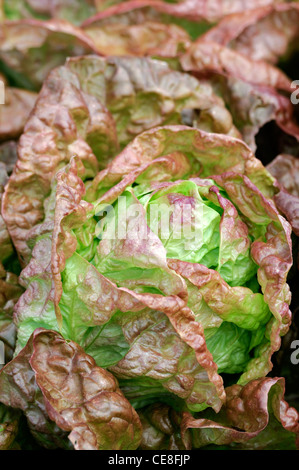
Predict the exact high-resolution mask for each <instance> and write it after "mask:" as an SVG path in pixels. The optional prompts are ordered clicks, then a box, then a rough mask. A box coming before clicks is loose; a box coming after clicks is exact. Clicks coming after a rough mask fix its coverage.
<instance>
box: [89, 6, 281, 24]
mask: <svg viewBox="0 0 299 470" xmlns="http://www.w3.org/2000/svg"><path fill="white" fill-rule="evenodd" d="M104 1H105V0H104ZM275 1H276V0H252V1H250V0H224V1H223V0H181V1H178V2H175V3H168V2H166V1H157V0H131V1H125V2H121V3H118V2H117V3H118V4H117V5H113V6H111V7H110V8H107V9H104V11H100V13H98V14H96V15H95V16H94V17H91V18H89V19H88V20H86V21H85V22H84V25H86V24H90V22H92V21H94V19H102V18H105V17H107V16H112V15H117V14H120V13H126V12H128V11H131V10H133V9H136V8H143V7H151V8H153V9H154V10H157V11H158V12H160V13H165V14H167V15H171V16H176V17H179V18H186V19H189V20H191V21H194V22H195V21H201V20H206V21H209V22H215V21H217V20H219V19H220V18H222V17H223V16H226V15H230V14H232V13H235V12H242V11H244V10H248V9H252V8H257V7H259V6H266V5H269V4H272V3H275ZM100 5H101V0H100V1H99V2H98V9H99V6H100Z"/></svg>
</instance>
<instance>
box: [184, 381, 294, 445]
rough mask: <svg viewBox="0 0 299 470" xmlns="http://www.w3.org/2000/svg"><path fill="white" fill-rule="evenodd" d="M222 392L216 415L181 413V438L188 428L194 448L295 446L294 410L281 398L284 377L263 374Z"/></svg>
mask: <svg viewBox="0 0 299 470" xmlns="http://www.w3.org/2000/svg"><path fill="white" fill-rule="evenodd" d="M226 393H227V400H226V404H225V406H224V407H223V408H222V410H221V412H220V413H219V415H216V414H215V413H213V412H209V411H207V412H203V413H202V414H200V415H198V417H197V418H193V417H192V416H191V415H190V414H187V413H186V414H185V415H184V416H183V420H182V435H183V440H185V442H186V439H189V440H190V435H188V429H189V430H191V436H192V437H191V439H192V444H193V447H194V448H201V447H204V446H208V445H211V444H217V446H218V445H219V446H220V445H231V447H232V448H234V449H272V450H278V449H279V448H282V449H293V450H294V449H296V443H297V445H298V436H299V425H298V412H297V411H296V410H295V409H294V408H291V407H290V406H289V405H288V404H287V403H286V401H285V400H284V379H279V378H267V377H266V378H262V379H259V380H254V381H252V382H249V383H248V384H247V385H245V386H244V387H241V386H240V385H233V386H231V387H229V388H227V389H226ZM189 432H190V431H189Z"/></svg>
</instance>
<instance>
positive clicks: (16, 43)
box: [0, 19, 97, 90]
mask: <svg viewBox="0 0 299 470" xmlns="http://www.w3.org/2000/svg"><path fill="white" fill-rule="evenodd" d="M92 53H97V49H96V47H95V45H94V43H93V41H92V39H91V38H90V37H89V36H87V35H86V34H85V33H84V32H83V31H82V29H80V28H77V27H76V26H73V25H72V24H70V23H68V22H67V21H63V20H49V21H42V20H36V19H25V20H20V21H5V22H4V23H2V25H1V37H0V59H1V60H2V61H3V62H4V64H5V67H6V68H7V69H8V71H9V69H11V70H12V71H13V72H14V73H15V74H16V75H17V76H19V80H21V83H22V84H23V85H24V84H25V86H26V88H27V87H30V88H31V89H34V90H39V89H40V87H41V85H42V84H43V81H44V80H45V78H46V77H47V75H48V73H49V72H50V71H51V70H52V69H53V68H55V67H57V66H58V65H61V64H63V63H64V62H65V59H66V58H67V57H71V56H77V55H83V54H92Z"/></svg>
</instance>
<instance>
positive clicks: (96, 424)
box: [0, 328, 141, 450]
mask: <svg viewBox="0 0 299 470" xmlns="http://www.w3.org/2000/svg"><path fill="white" fill-rule="evenodd" d="M21 377H22V379H23V380H24V381H22V380H21V381H20V380H18V378H19V379H21ZM0 383H1V390H2V394H1V401H2V402H3V403H6V404H7V405H8V406H11V407H13V408H21V409H23V411H25V413H26V415H27V418H28V419H29V422H30V424H31V425H32V427H33V430H34V431H35V432H45V430H46V428H48V427H49V423H51V421H50V420H49V417H50V419H51V420H52V421H55V422H56V424H57V425H58V426H59V428H60V429H63V430H64V431H68V432H70V435H69V439H70V441H71V442H72V443H73V445H74V447H75V449H78V450H87V449H88V450H99V449H101V450H104V449H106V450H108V449H110V450H112V449H113V450H120V449H127V450H129V449H136V448H137V447H138V445H139V442H140V438H141V425H140V421H139V418H138V415H137V413H136V412H135V411H134V410H133V408H132V407H131V405H130V404H129V402H128V401H127V400H126V399H125V398H124V396H123V394H122V393H121V392H120V390H119V388H118V384H117V381H116V380H115V379H114V377H113V376H112V375H111V374H110V373H109V372H107V371H105V370H103V369H101V368H100V367H97V366H96V364H95V362H94V360H93V359H92V358H91V357H90V356H88V355H87V354H86V353H85V352H84V351H83V350H82V348H80V347H79V346H78V345H77V344H76V343H74V342H72V341H68V342H67V341H65V340H64V339H63V338H62V336H61V335H59V334H58V333H57V332H54V331H51V330H44V329H41V328H40V329H37V330H35V332H34V333H33V334H32V336H31V338H30V340H29V342H28V344H27V346H26V347H25V348H24V349H23V350H22V351H21V352H20V353H19V355H18V356H16V357H15V358H14V359H13V360H12V361H11V362H10V363H9V364H7V366H5V367H4V368H3V369H2V371H1V374H0ZM48 415H49V417H48ZM51 427H52V429H51V431H52V432H53V435H54V437H55V429H53V427H54V428H55V426H54V423H52V426H51ZM59 428H57V429H56V434H57V438H58V437H59ZM60 434H63V433H61V431H60Z"/></svg>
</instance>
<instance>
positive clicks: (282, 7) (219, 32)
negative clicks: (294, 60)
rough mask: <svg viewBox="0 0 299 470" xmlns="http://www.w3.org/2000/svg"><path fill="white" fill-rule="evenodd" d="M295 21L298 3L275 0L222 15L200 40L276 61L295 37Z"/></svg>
mask: <svg viewBox="0 0 299 470" xmlns="http://www.w3.org/2000/svg"><path fill="white" fill-rule="evenodd" d="M298 24H299V5H298V4H297V3H295V2H291V3H278V4H274V5H269V6H265V7H262V8H256V9H254V10H251V11H244V12H241V13H236V14H234V15H231V16H228V17H226V18H223V19H222V21H220V23H219V24H218V25H216V26H215V27H214V28H212V29H210V30H209V31H208V32H207V33H206V34H205V35H203V36H202V37H201V38H200V40H207V41H214V42H217V43H219V44H222V45H228V46H229V47H231V48H232V49H235V50H236V51H238V52H241V53H242V54H244V55H245V56H247V57H250V58H251V59H253V60H265V61H267V62H271V63H276V62H277V60H278V59H279V57H280V56H282V55H284V54H285V53H286V52H287V51H288V49H289V47H290V46H291V45H292V43H293V44H294V42H295V41H296V39H298V34H299V29H298Z"/></svg>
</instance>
